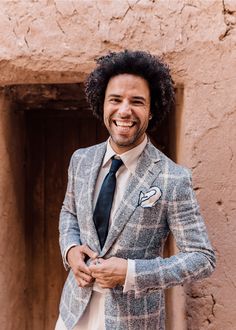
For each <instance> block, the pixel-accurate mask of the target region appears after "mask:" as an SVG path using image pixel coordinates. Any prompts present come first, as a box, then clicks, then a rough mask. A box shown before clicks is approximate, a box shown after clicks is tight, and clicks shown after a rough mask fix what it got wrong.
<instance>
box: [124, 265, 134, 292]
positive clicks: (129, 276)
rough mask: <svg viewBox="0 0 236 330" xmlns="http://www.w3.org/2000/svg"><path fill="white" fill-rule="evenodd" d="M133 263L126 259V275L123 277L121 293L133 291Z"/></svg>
mask: <svg viewBox="0 0 236 330" xmlns="http://www.w3.org/2000/svg"><path fill="white" fill-rule="evenodd" d="M134 275H135V261H134V260H131V259H128V267H127V273H126V277H125V284H124V288H123V292H124V293H126V292H128V291H130V290H134V285H135V279H134V277H135V276H134Z"/></svg>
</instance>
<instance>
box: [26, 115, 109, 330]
mask: <svg viewBox="0 0 236 330" xmlns="http://www.w3.org/2000/svg"><path fill="white" fill-rule="evenodd" d="M25 118H26V137H27V143H26V157H27V159H26V168H27V182H26V229H25V230H26V246H27V265H28V267H27V298H28V306H27V309H28V312H27V329H28V330H52V329H54V326H55V321H56V319H57V317H58V303H59V300H60V294H61V290H62V286H63V283H64V280H65V277H66V272H65V270H64V268H63V266H62V260H61V255H60V251H59V245H58V218H59V212H60V209H61V205H62V201H63V198H64V194H65V189H66V184H67V168H68V164H69V160H70V157H71V155H72V153H73V151H74V150H76V149H77V148H79V147H85V146H89V145H93V144H96V143H98V142H101V141H103V140H105V139H106V137H107V133H106V130H105V128H103V127H102V126H101V125H100V124H99V123H98V121H97V120H96V119H94V118H93V117H92V115H90V112H88V113H80V112H78V111H55V110H54V111H48V110H42V111H38V110H37V111H29V112H26V114H25Z"/></svg>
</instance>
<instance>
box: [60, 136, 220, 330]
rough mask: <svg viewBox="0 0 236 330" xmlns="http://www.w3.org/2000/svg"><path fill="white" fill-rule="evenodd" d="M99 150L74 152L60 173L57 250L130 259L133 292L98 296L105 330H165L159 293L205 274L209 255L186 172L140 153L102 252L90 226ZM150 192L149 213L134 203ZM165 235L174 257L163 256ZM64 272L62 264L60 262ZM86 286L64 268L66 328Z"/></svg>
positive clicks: (149, 151)
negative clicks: (64, 174) (154, 194)
mask: <svg viewBox="0 0 236 330" xmlns="http://www.w3.org/2000/svg"><path fill="white" fill-rule="evenodd" d="M105 151H106V142H105V143H102V144H99V145H95V146H92V147H89V148H85V149H79V150H77V151H75V153H74V154H73V156H72V158H71V162H70V166H69V170H68V186H67V191H66V195H65V200H64V203H63V206H62V210H61V214H60V224H59V230H60V247H61V253H62V256H63V258H64V255H65V251H66V250H67V248H68V247H69V246H70V245H72V244H87V245H88V246H89V247H90V248H91V249H92V250H94V251H97V252H98V253H99V256H100V257H103V258H109V257H111V256H116V257H120V258H125V259H133V260H135V289H134V290H131V291H128V292H127V293H123V291H122V290H123V287H121V286H117V287H116V288H114V289H110V290H109V291H108V293H106V298H105V326H106V329H107V330H127V329H132V330H136V329H137V330H139V329H148V330H152V329H153V330H154V329H158V330H162V329H164V328H165V311H164V308H165V303H164V292H163V289H166V288H169V287H172V286H174V285H178V284H183V283H185V282H189V281H192V280H197V279H201V278H204V277H207V276H209V275H210V274H211V273H212V271H213V270H214V267H215V255H214V252H213V250H212V247H211V245H210V243H209V240H208V236H207V232H206V228H205V225H204V221H203V219H202V217H201V215H200V213H199V207H198V204H197V201H196V199H195V196H194V192H193V188H192V183H191V175H190V173H189V171H188V170H187V169H185V168H183V167H181V166H179V165H176V164H175V163H174V162H172V161H171V160H170V159H169V158H167V157H166V156H165V155H164V154H163V153H161V152H160V151H159V150H158V149H156V148H155V147H154V146H153V145H152V144H151V142H148V143H147V146H146V147H145V149H144V151H143V153H142V154H141V156H140V158H139V160H138V164H137V168H136V172H135V174H134V175H132V176H131V178H130V180H129V182H128V183H127V188H126V191H125V195H124V198H123V200H122V201H121V204H120V207H119V208H118V210H117V212H116V214H115V216H114V218H113V221H112V225H111V228H110V230H109V233H108V237H107V240H106V243H105V245H104V247H103V249H102V250H101V249H100V245H99V240H98V236H97V232H96V229H95V226H94V223H93V209H92V198H93V192H94V187H95V183H96V179H97V176H98V173H99V169H100V166H101V164H102V160H103V157H104V154H105ZM150 187H158V188H159V189H160V191H161V192H162V194H161V197H160V198H159V200H157V202H156V203H155V205H153V206H152V207H142V204H141V205H140V203H139V200H140V193H141V192H142V193H144V194H145V192H147V191H150ZM170 231H171V232H172V233H173V235H174V238H175V241H176V243H177V246H178V249H179V253H178V254H176V255H175V256H171V257H170V258H163V246H164V243H165V241H166V238H167V236H168V234H169V232H170ZM64 264H65V267H66V268H67V266H66V262H65V260H64ZM91 294H92V288H80V287H78V285H77V283H76V281H75V278H74V275H73V273H72V271H71V270H70V272H69V275H68V278H67V280H66V283H65V285H64V288H63V292H62V296H61V302H60V314H61V316H62V319H63V321H64V323H65V325H66V327H67V328H68V329H73V327H74V326H75V324H76V323H77V322H78V320H79V318H80V317H81V315H82V314H83V312H84V310H85V308H86V306H87V304H88V303H89V300H90V297H91Z"/></svg>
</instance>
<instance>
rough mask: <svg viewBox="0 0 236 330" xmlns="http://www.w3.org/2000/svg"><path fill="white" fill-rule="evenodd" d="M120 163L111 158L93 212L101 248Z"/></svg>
mask: <svg viewBox="0 0 236 330" xmlns="http://www.w3.org/2000/svg"><path fill="white" fill-rule="evenodd" d="M122 164H123V162H122V160H121V159H115V158H112V163H111V167H110V170H109V172H108V174H107V175H106V177H105V179H104V181H103V183H102V187H101V190H100V193H99V196H98V199H97V203H96V206H95V210H94V213H93V221H94V224H95V227H96V229H97V233H98V238H99V241H100V245H101V249H102V248H103V245H104V244H105V241H106V238H107V234H108V228H109V219H110V213H111V207H112V201H113V196H114V192H115V189H116V172H117V171H118V169H119V168H120V166H121V165H122Z"/></svg>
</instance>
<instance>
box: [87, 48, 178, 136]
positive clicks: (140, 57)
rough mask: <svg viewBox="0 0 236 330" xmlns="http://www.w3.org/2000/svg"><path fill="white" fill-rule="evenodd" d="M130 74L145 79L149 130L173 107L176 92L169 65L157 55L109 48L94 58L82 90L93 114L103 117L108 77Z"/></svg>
mask: <svg viewBox="0 0 236 330" xmlns="http://www.w3.org/2000/svg"><path fill="white" fill-rule="evenodd" d="M124 73H128V74H133V75H136V76H140V77H142V78H144V79H145V80H146V81H147V82H148V86H149V89H150V95H151V105H150V111H151V113H152V119H151V120H150V121H149V126H148V129H149V130H152V129H153V128H155V127H156V124H157V123H159V122H161V121H162V120H163V119H164V118H165V116H166V114H167V113H168V112H169V111H170V110H171V109H172V108H173V107H174V104H175V96H174V95H175V94H174V86H173V81H172V78H171V76H170V71H169V68H168V66H167V65H166V64H165V63H164V62H163V61H162V60H161V59H160V58H159V57H157V56H154V55H151V54H150V53H148V52H144V51H130V50H124V51H121V52H117V53H115V52H110V53H109V54H107V55H105V56H102V57H100V58H99V59H98V60H97V67H96V68H95V69H94V71H92V72H91V73H90V75H89V76H88V78H87V79H86V81H85V94H86V97H87V101H88V103H89V105H90V107H91V109H92V111H93V114H94V115H95V116H96V117H97V118H99V119H100V120H102V119H103V103H104V98H105V92H106V88H107V84H108V82H109V80H110V78H112V77H114V76H117V75H119V74H124Z"/></svg>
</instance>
